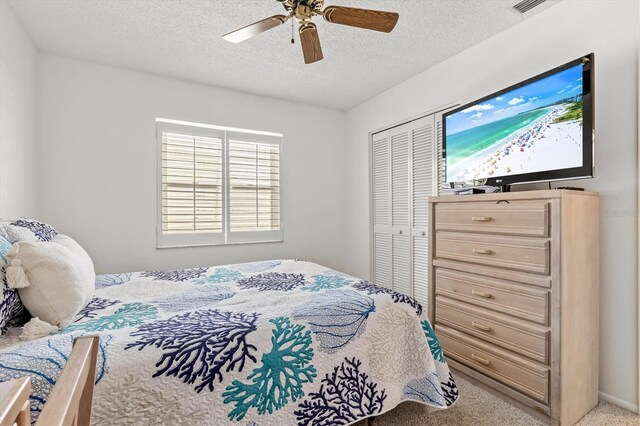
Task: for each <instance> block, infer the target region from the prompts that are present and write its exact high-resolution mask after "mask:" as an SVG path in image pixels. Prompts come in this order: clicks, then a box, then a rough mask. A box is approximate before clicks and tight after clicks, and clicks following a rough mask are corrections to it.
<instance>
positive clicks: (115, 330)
mask: <svg viewBox="0 0 640 426" xmlns="http://www.w3.org/2000/svg"><path fill="white" fill-rule="evenodd" d="M88 334H96V335H98V336H99V337H100V344H99V350H98V363H97V368H96V370H97V372H96V385H95V390H94V398H95V399H94V408H93V423H94V424H159V423H163V424H181V423H185V422H186V423H189V424H242V425H271V424H278V425H303V426H306V425H345V424H351V423H355V422H356V421H358V420H361V419H364V418H369V417H372V416H377V415H379V414H381V413H384V412H386V411H389V410H391V409H393V408H394V407H396V406H397V405H398V404H399V403H400V402H402V401H409V400H410V401H417V402H420V403H423V404H426V405H428V406H430V407H433V408H434V409H445V408H448V407H450V406H452V405H453V404H454V403H455V402H456V400H457V398H458V391H457V388H456V385H455V382H454V380H453V378H452V376H451V373H450V372H449V368H448V367H447V364H446V361H445V358H444V355H443V353H442V350H441V348H440V345H439V343H438V340H437V338H436V336H435V333H434V332H433V329H432V328H431V325H430V324H429V322H428V320H427V319H426V315H425V313H424V312H422V307H421V306H420V305H419V304H418V303H416V301H415V300H414V299H412V298H410V297H408V296H405V295H403V294H400V293H397V292H394V291H392V290H389V289H386V288H383V287H378V286H376V285H373V284H371V283H369V282H366V281H363V280H360V279H357V278H354V277H351V276H348V275H345V274H342V273H340V272H337V271H334V270H331V269H328V268H326V267H323V266H321V265H317V264H314V263H311V262H306V261H302V260H274V261H265V262H255V263H246V264H237V265H228V266H222V267H211V268H192V269H181V270H168V271H146V272H137V273H125V274H115V275H101V276H98V277H97V280H96V293H95V296H94V298H93V299H92V300H91V301H90V303H89V304H88V305H87V306H86V307H85V308H84V309H83V310H82V311H81V312H80V313H79V314H78V316H77V318H76V320H75V322H73V323H72V324H71V325H69V326H67V327H66V328H65V329H64V330H62V331H61V332H58V333H56V334H53V335H50V336H47V337H44V338H40V339H37V340H33V341H24V342H23V341H20V340H18V338H17V335H18V330H17V329H9V331H8V333H7V334H6V335H5V336H3V337H2V339H1V341H0V381H4V380H9V379H13V378H17V377H21V376H25V375H29V376H30V377H31V380H32V393H31V411H32V421H35V420H36V419H37V416H38V414H39V413H40V411H41V410H42V407H43V405H44V403H45V402H46V400H47V397H48V395H49V393H50V392H51V390H52V388H53V386H54V385H55V383H56V379H57V377H58V375H59V374H60V372H61V370H62V368H63V367H64V365H65V362H66V360H67V359H68V356H69V353H70V351H71V345H72V342H73V339H74V338H75V337H78V336H81V335H88Z"/></svg>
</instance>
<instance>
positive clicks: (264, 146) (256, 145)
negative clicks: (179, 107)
mask: <svg viewBox="0 0 640 426" xmlns="http://www.w3.org/2000/svg"><path fill="white" fill-rule="evenodd" d="M241 138H242V136H241V135H240V137H238V135H232V136H231V137H230V139H229V145H228V146H229V148H228V152H229V153H228V170H229V180H228V193H229V240H230V242H246V241H255V239H256V238H260V239H261V240H263V241H268V240H279V239H281V238H282V232H281V226H280V225H281V223H280V215H281V211H280V144H279V143H278V142H277V141H272V142H268V141H255V140H253V141H251V140H247V138H246V137H245V138H244V139H245V140H242V139H241ZM249 139H251V138H249Z"/></svg>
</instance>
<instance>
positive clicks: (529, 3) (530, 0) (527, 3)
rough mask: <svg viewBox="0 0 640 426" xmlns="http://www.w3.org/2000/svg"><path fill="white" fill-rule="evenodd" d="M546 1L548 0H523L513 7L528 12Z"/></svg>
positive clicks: (521, 11)
mask: <svg viewBox="0 0 640 426" xmlns="http://www.w3.org/2000/svg"><path fill="white" fill-rule="evenodd" d="M545 1H547V0H522V1H521V2H520V3H518V4H516V5H515V6H513V9H515V10H516V11H518V12H520V13H527V12H528V11H530V10H531V9H533V8H534V7H536V6H540V5H541V4H542V3H544V2H545Z"/></svg>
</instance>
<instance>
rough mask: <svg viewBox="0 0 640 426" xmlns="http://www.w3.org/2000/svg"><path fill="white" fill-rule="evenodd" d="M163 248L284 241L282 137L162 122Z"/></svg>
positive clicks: (160, 243) (160, 233)
mask: <svg viewBox="0 0 640 426" xmlns="http://www.w3.org/2000/svg"><path fill="white" fill-rule="evenodd" d="M157 130H158V140H159V150H160V152H159V156H158V159H159V164H158V168H159V171H160V173H159V174H160V189H159V196H158V199H159V209H158V247H180V246H191V245H215V244H230V243H238V242H265V241H274V240H281V239H282V222H281V212H280V199H281V195H280V152H281V141H282V136H281V135H273V134H262V133H261V134H257V132H256V133H251V132H250V131H248V132H247V133H243V132H239V131H237V129H233V130H226V129H225V128H218V127H215V126H207V127H199V126H194V125H186V124H176V123H175V122H171V123H169V122H163V121H159V122H158V123H157Z"/></svg>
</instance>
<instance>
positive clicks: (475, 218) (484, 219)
mask: <svg viewBox="0 0 640 426" xmlns="http://www.w3.org/2000/svg"><path fill="white" fill-rule="evenodd" d="M471 220H472V221H474V222H491V221H492V220H493V218H492V217H488V216H472V217H471Z"/></svg>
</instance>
